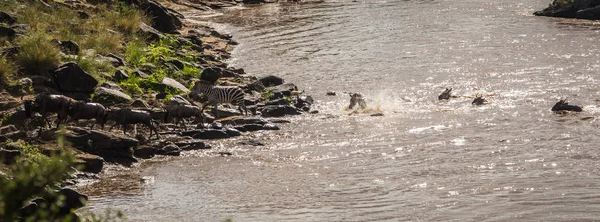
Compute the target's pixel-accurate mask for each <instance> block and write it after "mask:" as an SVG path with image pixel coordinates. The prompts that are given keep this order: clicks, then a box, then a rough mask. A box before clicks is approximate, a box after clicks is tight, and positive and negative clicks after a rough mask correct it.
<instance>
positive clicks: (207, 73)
mask: <svg viewBox="0 0 600 222" xmlns="http://www.w3.org/2000/svg"><path fill="white" fill-rule="evenodd" d="M221 77H223V73H222V71H221V69H220V68H215V67H211V68H206V69H204V70H202V72H201V73H200V80H204V81H207V82H210V83H213V84H214V83H215V82H217V80H218V79H219V78H221Z"/></svg>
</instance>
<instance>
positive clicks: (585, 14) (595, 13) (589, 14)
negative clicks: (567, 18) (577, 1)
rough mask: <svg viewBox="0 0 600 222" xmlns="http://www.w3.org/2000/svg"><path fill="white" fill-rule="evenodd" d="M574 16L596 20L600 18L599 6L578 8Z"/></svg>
mask: <svg viewBox="0 0 600 222" xmlns="http://www.w3.org/2000/svg"><path fill="white" fill-rule="evenodd" d="M575 17H576V18H578V19H590V20H598V19H600V6H596V7H592V8H586V9H582V10H579V11H577V13H576V14H575Z"/></svg>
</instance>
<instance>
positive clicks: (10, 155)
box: [0, 148, 21, 164]
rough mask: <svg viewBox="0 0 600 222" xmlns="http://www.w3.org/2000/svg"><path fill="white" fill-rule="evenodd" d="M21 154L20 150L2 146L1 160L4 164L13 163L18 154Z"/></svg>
mask: <svg viewBox="0 0 600 222" xmlns="http://www.w3.org/2000/svg"><path fill="white" fill-rule="evenodd" d="M20 155H21V151H19V150H5V149H2V148H0V162H2V163H4V164H12V163H14V162H15V160H16V159H17V157H18V156H20Z"/></svg>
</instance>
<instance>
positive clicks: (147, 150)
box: [133, 146, 157, 159]
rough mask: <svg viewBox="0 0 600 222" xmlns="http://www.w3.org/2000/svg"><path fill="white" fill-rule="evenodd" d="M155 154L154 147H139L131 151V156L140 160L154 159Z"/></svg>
mask: <svg viewBox="0 0 600 222" xmlns="http://www.w3.org/2000/svg"><path fill="white" fill-rule="evenodd" d="M156 152H157V151H156V149H155V148H154V147H151V146H141V147H136V148H134V149H133V156H135V157H138V158H142V159H149V158H152V157H154V155H156Z"/></svg>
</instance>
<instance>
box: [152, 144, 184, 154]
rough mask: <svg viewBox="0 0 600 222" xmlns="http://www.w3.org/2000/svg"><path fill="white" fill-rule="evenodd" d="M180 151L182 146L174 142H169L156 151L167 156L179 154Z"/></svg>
mask: <svg viewBox="0 0 600 222" xmlns="http://www.w3.org/2000/svg"><path fill="white" fill-rule="evenodd" d="M180 153H181V148H179V146H177V145H176V144H174V143H169V144H167V145H165V146H163V147H162V148H161V149H158V150H157V151H156V154H158V155H165V156H179V155H180Z"/></svg>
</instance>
